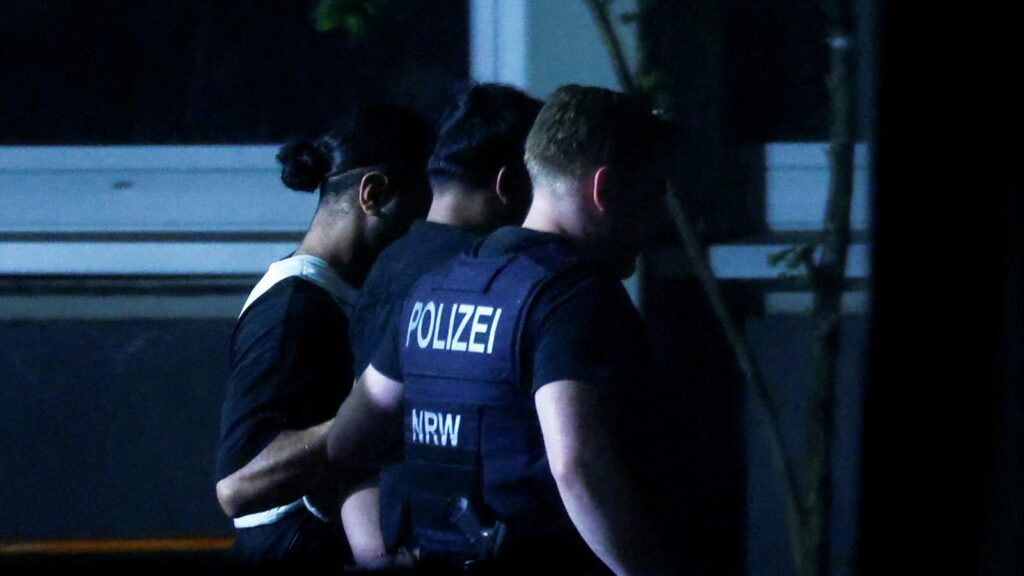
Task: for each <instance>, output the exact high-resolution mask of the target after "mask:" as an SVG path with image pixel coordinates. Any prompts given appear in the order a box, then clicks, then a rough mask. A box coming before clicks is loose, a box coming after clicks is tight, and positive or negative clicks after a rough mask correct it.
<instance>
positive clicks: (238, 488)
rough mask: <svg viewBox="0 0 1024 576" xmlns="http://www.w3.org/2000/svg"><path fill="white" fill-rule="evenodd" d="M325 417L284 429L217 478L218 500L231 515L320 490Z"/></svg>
mask: <svg viewBox="0 0 1024 576" xmlns="http://www.w3.org/2000/svg"><path fill="white" fill-rule="evenodd" d="M332 421H333V420H328V421H327V422H323V423H321V424H318V425H316V426H313V427H311V428H306V429H305V430H285V431H283V432H281V433H280V434H278V435H277V437H276V438H274V440H273V441H271V443H270V444H268V445H267V447H266V448H264V449H263V451H261V452H260V453H259V454H257V455H256V457H255V458H253V459H252V460H250V461H249V462H248V463H247V464H246V465H245V466H243V467H241V468H239V469H238V470H236V471H235V472H233V473H232V474H231V475H230V476H228V477H226V478H224V479H222V480H221V481H219V482H217V501H218V502H220V506H221V508H222V509H223V510H224V512H225V513H226V514H227V515H228V516H231V517H232V518H237V517H239V516H244V515H246V514H252V513H253V512H259V511H261V510H266V509H268V508H273V507H275V506H283V505H285V504H288V503H289V502H294V501H295V500H298V499H299V498H301V497H303V496H304V495H306V494H308V493H310V492H313V491H317V490H322V489H323V486H324V484H325V483H328V482H331V481H336V479H332V477H331V475H330V473H329V471H328V468H327V442H326V441H327V430H328V428H329V427H330V425H331V422H332Z"/></svg>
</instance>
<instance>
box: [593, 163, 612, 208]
mask: <svg viewBox="0 0 1024 576" xmlns="http://www.w3.org/2000/svg"><path fill="white" fill-rule="evenodd" d="M590 200H591V201H592V202H593V203H594V206H595V207H597V209H598V210H600V211H601V212H604V210H605V205H606V204H607V203H608V167H607V166H601V167H600V168H598V169H597V170H595V171H594V176H593V178H592V180H591V190H590Z"/></svg>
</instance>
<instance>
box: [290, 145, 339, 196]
mask: <svg viewBox="0 0 1024 576" xmlns="http://www.w3.org/2000/svg"><path fill="white" fill-rule="evenodd" d="M277 161H278V162H280V163H281V181H282V182H284V185H285V186H287V187H289V188H291V189H292V190H301V191H303V192H312V191H314V190H316V189H317V188H318V187H319V186H320V182H321V181H323V179H324V176H327V174H328V173H329V172H330V171H331V161H330V159H329V158H328V157H327V155H326V154H325V153H324V151H323V150H321V149H320V147H319V146H317V143H316V142H314V141H312V140H308V139H304V140H296V141H294V142H289V143H288V144H285V145H284V146H282V147H281V150H280V152H278V153H277Z"/></svg>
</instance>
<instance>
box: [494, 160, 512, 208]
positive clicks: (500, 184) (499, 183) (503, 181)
mask: <svg viewBox="0 0 1024 576" xmlns="http://www.w3.org/2000/svg"><path fill="white" fill-rule="evenodd" d="M508 179H509V176H508V173H507V172H506V171H505V166H502V167H501V170H498V177H497V178H495V179H494V193H495V194H497V195H498V200H501V203H502V204H504V205H505V206H508V190H507V189H506V186H508Z"/></svg>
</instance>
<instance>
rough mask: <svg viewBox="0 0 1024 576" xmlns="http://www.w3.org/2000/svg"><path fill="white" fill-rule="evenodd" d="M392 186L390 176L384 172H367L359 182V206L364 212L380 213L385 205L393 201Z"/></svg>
mask: <svg viewBox="0 0 1024 576" xmlns="http://www.w3.org/2000/svg"><path fill="white" fill-rule="evenodd" d="M391 196H392V193H391V188H390V187H389V186H388V177H387V176H386V175H385V174H384V173H383V172H377V171H376V170H374V171H372V172H367V173H366V174H365V175H363V179H362V181H360V182H359V207H360V208H362V210H363V212H364V213H366V214H371V215H374V216H376V215H378V214H380V211H381V210H383V209H384V206H386V205H387V203H388V202H390V201H391Z"/></svg>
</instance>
